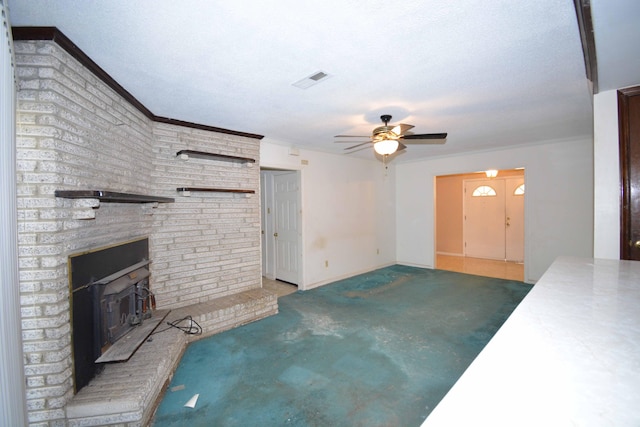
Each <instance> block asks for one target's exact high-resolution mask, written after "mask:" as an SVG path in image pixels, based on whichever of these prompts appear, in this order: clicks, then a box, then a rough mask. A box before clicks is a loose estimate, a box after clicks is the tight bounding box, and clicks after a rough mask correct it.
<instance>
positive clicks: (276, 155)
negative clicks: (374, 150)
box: [260, 140, 396, 289]
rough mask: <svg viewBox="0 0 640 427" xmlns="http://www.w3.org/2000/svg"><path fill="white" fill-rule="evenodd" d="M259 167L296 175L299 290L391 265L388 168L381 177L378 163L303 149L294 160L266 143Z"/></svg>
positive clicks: (391, 206) (280, 148)
mask: <svg viewBox="0 0 640 427" xmlns="http://www.w3.org/2000/svg"><path fill="white" fill-rule="evenodd" d="M303 161H306V162H307V164H306V165H303V164H302V162H303ZM260 166H261V167H268V168H279V169H289V170H300V171H301V192H302V222H303V231H302V233H303V235H302V251H303V275H302V284H301V285H300V288H301V289H311V288H313V287H316V286H320V285H323V284H326V283H330V282H332V281H335V280H339V279H341V278H345V277H349V276H352V275H355V274H358V273H362V272H366V271H370V270H373V269H376V268H379V267H383V266H386V265H390V264H393V263H394V262H395V256H396V248H395V228H394V227H395V225H394V224H395V195H394V193H395V179H394V173H395V172H394V168H393V166H391V167H389V170H388V171H387V174H386V175H385V171H384V169H383V167H382V164H381V163H380V162H377V161H371V160H364V159H359V158H356V157H348V156H344V155H335V154H328V153H323V152H318V151H311V150H305V149H300V150H299V155H298V156H294V155H290V154H289V147H287V146H285V145H280V144H278V143H277V141H268V140H263V141H262V143H261V146H260ZM378 250H379V253H378ZM325 261H328V267H326V266H325Z"/></svg>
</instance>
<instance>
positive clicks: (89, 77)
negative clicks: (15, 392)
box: [14, 29, 277, 426]
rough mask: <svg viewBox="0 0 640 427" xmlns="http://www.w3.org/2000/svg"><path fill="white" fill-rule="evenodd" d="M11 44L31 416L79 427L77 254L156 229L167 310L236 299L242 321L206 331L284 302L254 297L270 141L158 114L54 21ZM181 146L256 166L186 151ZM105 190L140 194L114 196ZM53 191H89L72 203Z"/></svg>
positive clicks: (151, 235)
mask: <svg viewBox="0 0 640 427" xmlns="http://www.w3.org/2000/svg"><path fill="white" fill-rule="evenodd" d="M14 45H15V56H16V73H17V76H18V80H19V81H18V85H19V89H18V102H17V114H16V121H17V124H16V133H17V182H18V185H17V192H18V222H19V223H18V244H19V249H18V250H19V278H20V296H21V315H22V335H23V342H24V345H23V347H24V356H25V357H24V358H25V366H24V368H25V375H26V387H27V406H28V417H29V423H30V424H31V425H38V426H45V425H51V426H53V425H56V426H57V425H83V424H82V422H74V423H70V421H69V418H68V415H69V414H68V409H67V408H68V407H69V405H70V404H72V403H73V401H74V397H75V396H74V381H75V380H74V375H73V362H72V354H73V351H72V336H71V334H72V330H71V320H70V311H71V307H70V298H69V289H70V281H69V268H68V260H69V257H70V256H71V255H73V254H77V253H81V252H84V251H91V250H93V249H95V248H98V247H103V246H110V245H113V244H114V243H117V242H124V241H132V240H136V239H139V238H140V237H141V236H148V241H149V254H150V257H151V259H153V262H152V263H151V264H149V266H148V268H149V270H150V274H151V276H150V278H151V281H152V284H151V285H152V287H153V291H154V294H155V297H156V302H157V306H158V308H159V309H161V308H162V309H171V310H174V311H176V312H178V311H180V310H183V311H186V312H189V310H193V311H194V313H195V312H197V310H201V311H200V312H197V314H199V315H201V316H203V318H204V317H207V316H208V315H207V310H204V312H202V307H206V306H207V304H214V305H215V304H217V303H218V302H221V304H222V305H223V306H225V307H227V305H225V304H228V303H229V301H232V300H233V299H234V298H236V299H238V301H239V302H237V304H236V305H235V306H236V307H239V308H238V310H239V311H238V313H236V315H237V318H236V319H235V320H233V319H231V320H230V319H224V318H220V319H218V320H216V319H217V318H216V319H213V318H212V317H211V316H209V317H207V319H209V320H210V322H212V323H211V324H210V325H209V327H208V330H209V332H210V333H213V332H215V331H219V330H224V329H228V328H229V327H233V326H235V325H238V324H241V323H246V322H247V321H251V320H255V319H257V318H260V317H264V316H266V315H269V314H274V313H275V312H276V311H277V305H276V306H275V307H273V305H272V306H271V307H270V308H267V309H257V308H256V307H253V306H252V304H251V301H252V298H253V297H254V296H255V295H258V297H260V296H264V295H263V294H260V293H259V292H258V291H260V290H261V289H260V288H261V266H260V259H261V257H260V207H259V203H260V198H259V194H258V192H259V168H258V167H257V166H256V165H257V164H258V163H259V144H260V138H261V137H260V136H258V135H251V134H244V133H240V132H234V131H225V130H224V129H217V128H210V127H206V126H200V125H192V124H188V123H181V122H178V121H176V120H170V119H163V118H159V117H156V116H154V115H153V114H152V113H150V112H149V111H148V110H146V108H145V107H144V106H142V105H141V104H140V103H139V102H138V101H137V100H135V98H133V96H131V95H130V94H128V93H127V92H126V91H124V89H122V88H121V87H120V86H119V85H118V84H117V83H115V82H113V81H112V80H110V78H109V77H108V75H106V73H105V72H104V71H102V70H100V69H99V68H98V67H97V66H96V64H94V63H93V62H92V61H91V60H90V59H89V58H86V57H84V56H83V54H82V52H80V51H79V49H78V48H77V47H75V46H74V45H73V44H72V43H71V42H70V41H69V40H68V39H66V37H64V35H62V34H61V33H59V32H58V31H57V30H55V29H44V30H43V29H38V30H37V31H33V30H29V29H23V30H22V31H15V30H14ZM181 150H193V151H198V152H207V153H217V154H222V155H223V156H228V157H229V158H236V157H237V158H242V159H250V160H251V161H243V162H236V161H228V159H226V160H225V159H224V158H222V159H221V158H215V157H214V158H210V159H206V158H197V157H193V156H191V157H190V156H185V155H177V153H178V152H179V151H181ZM177 188H188V189H191V190H193V189H196V190H197V189H207V190H211V189H232V190H239V191H236V192H234V191H228V192H216V191H202V192H198V191H183V192H178V191H177V190H176V189H177ZM96 190H100V191H102V190H105V191H108V192H116V193H117V194H126V195H131V194H133V195H140V196H141V198H140V199H139V200H136V201H133V202H132V201H131V200H121V199H120V200H118V199H116V200H108V199H107V198H103V197H101V196H99V195H98V193H97V192H95V191H96ZM56 191H92V193H89V195H87V196H85V197H76V198H67V197H56ZM100 194H101V193H100ZM170 199H173V201H172V202H171V201H169V200H170ZM256 292H258V293H257V294H256ZM271 301H272V300H271ZM214 317H215V316H214ZM216 322H217V323H216ZM143 347H144V345H143ZM178 353H179V351H178ZM178 353H176V354H178ZM174 364H175V361H171V362H170V363H169V364H168V365H167V366H169V368H171V367H172V366H173V365H174ZM169 368H168V369H169ZM156 383H158V384H161V383H162V381H161V380H159V381H158V382H156ZM156 383H154V384H156ZM153 387H156V388H157V385H154V386H153ZM152 403H153V402H152ZM145 405H147V403H145ZM145 411H146V412H145V414H146V415H145V416H147V417H148V410H147V409H145ZM84 415H87V414H84ZM89 415H91V414H89ZM112 418H113V419H114V420H118V417H112ZM101 422H102V421H101ZM114 422H116V421H114ZM117 422H121V423H122V419H119V421H117ZM140 422H141V421H140V420H133V421H130V424H127V423H123V425H139V424H140Z"/></svg>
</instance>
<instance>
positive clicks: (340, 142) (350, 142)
mask: <svg viewBox="0 0 640 427" xmlns="http://www.w3.org/2000/svg"><path fill="white" fill-rule="evenodd" d="M333 142H334V143H335V144H345V143H347V144H357V143H359V142H371V141H353V140H350V141H333Z"/></svg>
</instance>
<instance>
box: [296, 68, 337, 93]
mask: <svg viewBox="0 0 640 427" xmlns="http://www.w3.org/2000/svg"><path fill="white" fill-rule="evenodd" d="M328 78H329V74H327V73H325V72H324V71H316V72H315V73H313V74H311V75H310V76H307V77H305V78H304V79H302V80H298V81H297V82H295V83H293V85H294V86H295V87H299V88H300V89H306V88H308V87H311V86H313V85H316V84H318V83H320V82H321V81H324V80H326V79H328Z"/></svg>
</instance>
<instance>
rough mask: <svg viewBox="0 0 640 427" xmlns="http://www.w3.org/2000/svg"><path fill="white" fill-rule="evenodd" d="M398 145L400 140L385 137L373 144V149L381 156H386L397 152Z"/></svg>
mask: <svg viewBox="0 0 640 427" xmlns="http://www.w3.org/2000/svg"><path fill="white" fill-rule="evenodd" d="M398 145H399V144H398V141H397V140H395V139H383V140H381V141H378V142H376V143H375V144H373V149H374V150H376V153H378V154H380V155H381V156H386V155H389V154H393V153H395V152H396V150H397V149H398Z"/></svg>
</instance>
